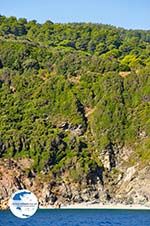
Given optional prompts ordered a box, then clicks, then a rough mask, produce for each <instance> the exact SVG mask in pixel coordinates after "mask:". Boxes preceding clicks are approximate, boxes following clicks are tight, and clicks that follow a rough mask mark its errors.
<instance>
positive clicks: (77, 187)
mask: <svg viewBox="0 0 150 226" xmlns="http://www.w3.org/2000/svg"><path fill="white" fill-rule="evenodd" d="M123 151H124V152H125V153H126V154H125V153H124V154H123ZM108 152H109V151H108ZM104 153H105V154H104ZM104 153H102V154H101V158H102V161H104V166H105V167H104V168H103V169H102V170H101V171H100V172H97V175H90V176H89V177H88V178H84V179H83V180H82V181H80V183H79V182H76V183H75V182H72V181H69V178H68V177H67V172H63V173H62V175H61V177H62V178H61V179H60V180H57V179H56V178H55V177H53V178H52V177H50V176H49V175H48V174H45V173H43V175H42V174H36V173H35V172H34V171H32V170H30V167H31V165H32V160H29V159H18V160H17V161H16V160H13V159H9V160H8V159H3V160H1V161H0V208H1V209H6V208H8V201H9V198H10V196H11V194H12V193H13V192H15V191H17V190H18V189H29V190H30V191H32V192H34V193H35V194H36V195H37V197H38V199H39V205H40V206H43V207H48V206H54V207H57V206H59V205H60V204H61V205H69V204H75V203H82V202H90V203H101V204H102V203H103V204H108V203H113V204H115V203H117V204H118V203H121V204H140V205H145V206H150V165H147V166H142V165H139V164H138V163H136V164H135V165H132V166H130V164H129V161H130V160H131V159H130V158H131V157H132V150H127V149H124V150H122V155H121V156H119V155H118V156H117V157H116V156H114V154H111V153H110V152H109V157H108V153H107V154H106V151H104ZM112 158H113V160H114V161H116V166H115V167H113V168H111V167H112V164H114V162H113V163H112ZM117 158H119V159H120V161H119V162H117Z"/></svg>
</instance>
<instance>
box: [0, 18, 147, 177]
mask: <svg viewBox="0 0 150 226" xmlns="http://www.w3.org/2000/svg"><path fill="white" fill-rule="evenodd" d="M149 132H150V31H144V30H126V29H123V28H116V27H114V26H110V25H103V24H92V23H68V24H55V23H53V22H52V21H46V22H45V23H44V24H39V23H38V22H37V21H35V20H32V21H27V20H26V19H25V18H21V19H17V18H16V17H5V16H0V158H14V159H18V158H30V159H32V160H33V165H32V169H33V170H34V171H35V172H37V173H39V174H40V173H41V172H43V173H44V174H52V175H53V176H54V177H56V178H60V177H61V176H62V175H63V173H64V172H65V171H67V172H68V174H69V177H70V178H71V179H72V180H73V181H79V180H82V179H83V177H84V178H88V177H89V176H90V175H95V174H97V172H99V170H100V169H103V164H102V162H101V159H100V158H99V156H100V153H101V152H102V151H103V150H105V149H111V150H112V151H113V150H114V149H115V148H116V147H118V148H119V149H120V150H121V149H122V148H123V147H131V148H132V149H133V150H134V158H133V159H132V162H134V161H139V162H141V163H142V164H146V162H147V161H148V160H150V138H149ZM113 167H115V165H114V166H113V165H112V168H113Z"/></svg>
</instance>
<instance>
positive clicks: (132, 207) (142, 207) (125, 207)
mask: <svg viewBox="0 0 150 226" xmlns="http://www.w3.org/2000/svg"><path fill="white" fill-rule="evenodd" d="M39 209H100V210H107V209H108V210H150V206H145V205H139V204H130V205H125V204H99V203H96V204H93V203H75V204H70V205H61V207H57V206H46V207H43V206H39Z"/></svg>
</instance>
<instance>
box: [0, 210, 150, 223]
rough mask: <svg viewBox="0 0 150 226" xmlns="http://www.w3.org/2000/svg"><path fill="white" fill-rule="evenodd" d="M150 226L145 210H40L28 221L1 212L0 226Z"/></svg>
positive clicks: (6, 212) (149, 212)
mask: <svg viewBox="0 0 150 226" xmlns="http://www.w3.org/2000/svg"><path fill="white" fill-rule="evenodd" d="M80 225H81V226H89V225H90V226H150V211H145V210H136V211H135V210H91V209H90V210H88V209H85V210H83V209H82V210H81V209H70V210H67V209H63V210H62V209H58V210H56V209H55V210H38V211H37V212H36V214H35V215H34V216H32V217H31V218H28V219H19V218H16V217H15V216H13V215H12V213H11V212H10V211H0V226H80Z"/></svg>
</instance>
